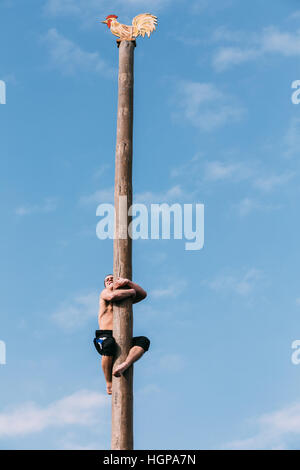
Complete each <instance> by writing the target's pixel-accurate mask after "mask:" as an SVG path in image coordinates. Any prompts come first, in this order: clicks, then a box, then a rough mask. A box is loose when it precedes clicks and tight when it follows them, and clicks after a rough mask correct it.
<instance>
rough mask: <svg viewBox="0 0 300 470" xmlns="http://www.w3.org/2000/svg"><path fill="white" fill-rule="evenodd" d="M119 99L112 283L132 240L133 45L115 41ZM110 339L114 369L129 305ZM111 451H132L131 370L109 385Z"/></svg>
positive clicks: (126, 340) (120, 357) (128, 325)
mask: <svg viewBox="0 0 300 470" xmlns="http://www.w3.org/2000/svg"><path fill="white" fill-rule="evenodd" d="M117 43H118V47H119V95H118V120H117V145H116V167H115V214H116V219H115V237H114V279H116V278H117V277H124V278H128V279H132V240H131V237H129V236H128V226H129V223H130V221H131V218H130V217H129V216H128V209H129V207H130V206H131V205H132V133H133V80H134V75H133V66H134V48H135V41H125V40H122V41H120V40H118V41H117ZM113 335H114V338H115V340H116V342H117V345H118V348H117V354H116V360H115V365H118V364H120V363H121V362H123V361H124V360H125V359H126V356H127V354H128V352H129V349H130V348H131V340H132V301H131V299H129V300H124V301H122V302H119V303H118V304H116V303H115V304H114V306H113ZM111 448H112V449H113V450H131V449H133V367H130V368H129V369H127V371H126V372H125V373H124V375H123V376H121V377H120V378H115V377H113V382H112V439H111Z"/></svg>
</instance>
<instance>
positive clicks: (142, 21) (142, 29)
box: [132, 13, 157, 38]
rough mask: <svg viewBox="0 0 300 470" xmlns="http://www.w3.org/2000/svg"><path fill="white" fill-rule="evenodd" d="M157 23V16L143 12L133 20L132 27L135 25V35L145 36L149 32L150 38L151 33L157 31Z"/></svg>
mask: <svg viewBox="0 0 300 470" xmlns="http://www.w3.org/2000/svg"><path fill="white" fill-rule="evenodd" d="M156 25H157V17H156V16H154V15H151V14H150V13H142V14H140V15H137V16H136V17H135V18H133V20H132V27H133V36H134V37H137V36H143V37H145V34H147V36H148V38H149V37H150V34H151V33H153V31H155V29H156Z"/></svg>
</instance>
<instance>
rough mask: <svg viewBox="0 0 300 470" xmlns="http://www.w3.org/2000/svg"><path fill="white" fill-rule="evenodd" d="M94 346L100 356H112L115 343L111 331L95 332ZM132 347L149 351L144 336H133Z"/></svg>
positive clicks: (147, 340) (148, 341)
mask: <svg viewBox="0 0 300 470" xmlns="http://www.w3.org/2000/svg"><path fill="white" fill-rule="evenodd" d="M94 345H95V348H96V350H97V351H98V353H99V354H101V356H114V355H115V352H116V341H115V338H114V337H113V335H112V330H96V332H95V338H94ZM132 346H140V347H141V348H143V349H144V351H145V352H146V351H148V349H149V346H150V340H149V339H148V338H146V336H135V337H134V338H132Z"/></svg>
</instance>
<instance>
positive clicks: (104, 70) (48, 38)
mask: <svg viewBox="0 0 300 470" xmlns="http://www.w3.org/2000/svg"><path fill="white" fill-rule="evenodd" d="M43 41H44V42H45V43H46V44H47V46H48V49H49V53H50V60H51V64H52V66H53V67H56V68H58V69H59V70H61V72H62V73H63V74H64V75H73V74H75V73H76V72H79V73H82V72H83V71H84V72H93V73H99V74H101V75H103V76H106V77H112V76H113V74H114V71H113V69H112V68H111V67H110V66H109V65H108V64H107V63H106V62H105V61H104V60H103V59H102V58H101V57H100V55H99V53H98V52H87V51H84V50H83V49H81V47H80V46H78V45H77V44H75V43H74V42H72V41H71V40H70V39H67V38H66V37H64V36H63V35H61V34H59V33H58V32H57V30H56V29H55V28H52V29H49V31H48V32H47V34H46V35H45V36H44V38H43Z"/></svg>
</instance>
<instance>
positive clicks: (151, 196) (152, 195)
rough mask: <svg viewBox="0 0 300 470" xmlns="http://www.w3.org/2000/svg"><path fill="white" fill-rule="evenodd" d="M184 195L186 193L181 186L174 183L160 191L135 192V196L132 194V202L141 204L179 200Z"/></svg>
mask: <svg viewBox="0 0 300 470" xmlns="http://www.w3.org/2000/svg"><path fill="white" fill-rule="evenodd" d="M186 196H187V194H186V192H185V191H184V190H183V189H182V187H181V186H180V185H175V186H172V187H171V188H169V189H167V190H165V191H161V192H160V191H158V192H154V191H145V192H144V193H137V194H136V196H134V202H135V203H143V204H154V203H164V202H165V203H171V202H179V200H181V199H182V198H185V197H186Z"/></svg>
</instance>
